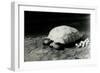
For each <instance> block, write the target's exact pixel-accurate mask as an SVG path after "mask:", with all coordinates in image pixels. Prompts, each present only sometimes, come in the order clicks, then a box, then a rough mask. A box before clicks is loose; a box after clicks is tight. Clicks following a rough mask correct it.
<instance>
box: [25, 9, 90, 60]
mask: <svg viewBox="0 0 100 73" xmlns="http://www.w3.org/2000/svg"><path fill="white" fill-rule="evenodd" d="M90 16H91V15H90V14H89V13H71V12H66V13H65V12H46V11H27V10H26V11H24V62H33V61H52V60H80V59H89V58H90V56H91V54H90V50H91V48H90V46H91V45H90V44H91V43H90V42H91V40H90V32H91V31H90V26H91V25H90Z"/></svg>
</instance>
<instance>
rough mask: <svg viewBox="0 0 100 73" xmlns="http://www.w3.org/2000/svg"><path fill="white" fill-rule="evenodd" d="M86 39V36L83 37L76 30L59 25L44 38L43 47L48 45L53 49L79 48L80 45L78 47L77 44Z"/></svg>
mask: <svg viewBox="0 0 100 73" xmlns="http://www.w3.org/2000/svg"><path fill="white" fill-rule="evenodd" d="M86 38H87V36H84V34H83V33H81V32H79V30H77V29H76V28H74V27H71V26H67V25H61V26H57V27H54V28H53V29H51V31H50V32H49V34H48V36H47V37H45V39H44V41H43V45H48V46H50V47H51V48H54V49H62V48H65V47H67V48H71V47H75V46H78V47H80V46H81V45H80V46H79V45H78V43H80V42H81V41H84V40H85V39H86Z"/></svg>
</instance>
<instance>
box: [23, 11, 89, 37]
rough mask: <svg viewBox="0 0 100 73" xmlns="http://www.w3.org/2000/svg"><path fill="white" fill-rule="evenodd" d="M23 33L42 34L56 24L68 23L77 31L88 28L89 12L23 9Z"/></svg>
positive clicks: (87, 29) (46, 32)
mask: <svg viewBox="0 0 100 73" xmlns="http://www.w3.org/2000/svg"><path fill="white" fill-rule="evenodd" d="M24 16H25V17H24V23H25V27H24V33H25V36H27V35H44V34H48V33H49V31H50V30H51V29H52V28H53V27H56V26H60V25H68V26H72V27H75V28H77V29H78V30H79V31H86V32H87V31H89V30H90V14H79V13H77V14H76V13H58V12H36V11H24Z"/></svg>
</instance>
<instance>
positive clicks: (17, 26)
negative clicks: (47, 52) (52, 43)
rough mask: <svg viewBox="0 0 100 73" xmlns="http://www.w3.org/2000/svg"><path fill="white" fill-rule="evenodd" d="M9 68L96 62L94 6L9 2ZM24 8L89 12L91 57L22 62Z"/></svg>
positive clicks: (38, 67) (29, 9)
mask: <svg viewBox="0 0 100 73" xmlns="http://www.w3.org/2000/svg"><path fill="white" fill-rule="evenodd" d="M11 8H12V9H11V44H12V45H11V69H12V70H14V71H19V70H27V69H28V70H32V69H33V70H34V69H46V68H55V67H56V68H59V67H66V68H67V67H69V66H71V67H73V66H74V67H75V66H84V65H86V66H88V65H95V64H96V59H97V57H96V52H97V50H96V49H97V48H96V47H95V32H96V25H95V24H96V8H94V7H88V6H87V7H86V6H85V7H84V6H80V7H77V6H74V5H70V6H66V7H59V6H42V5H33V4H32V3H20V2H13V3H12V4H11ZM24 10H28V11H46V12H64V13H66V12H70V13H89V14H91V18H90V26H91V32H92V33H90V34H91V58H90V59H84V60H83V59H81V60H60V61H41V62H39V61H35V62H27V63H26V62H24Z"/></svg>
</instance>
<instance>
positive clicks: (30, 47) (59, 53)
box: [24, 36, 90, 62]
mask: <svg viewBox="0 0 100 73" xmlns="http://www.w3.org/2000/svg"><path fill="white" fill-rule="evenodd" d="M44 37H45V36H38V37H36V36H31V37H25V39H24V61H25V62H29V61H47V60H63V59H87V58H89V57H90V53H89V52H90V46H87V47H84V48H65V49H64V50H55V49H51V48H50V47H47V46H43V45H42V43H43V38H44Z"/></svg>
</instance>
